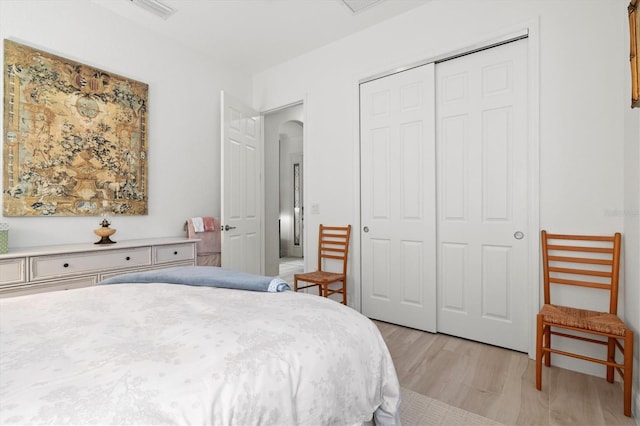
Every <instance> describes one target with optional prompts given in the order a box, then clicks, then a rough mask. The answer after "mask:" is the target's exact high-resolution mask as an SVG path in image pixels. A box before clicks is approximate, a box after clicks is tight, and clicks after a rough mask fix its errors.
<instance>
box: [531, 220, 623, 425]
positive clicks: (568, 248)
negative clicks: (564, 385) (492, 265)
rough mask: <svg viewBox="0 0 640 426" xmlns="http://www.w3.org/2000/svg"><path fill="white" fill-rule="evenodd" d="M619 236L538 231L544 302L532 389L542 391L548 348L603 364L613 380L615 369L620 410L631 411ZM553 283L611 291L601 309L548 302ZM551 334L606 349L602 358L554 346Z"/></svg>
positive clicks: (609, 378)
mask: <svg viewBox="0 0 640 426" xmlns="http://www.w3.org/2000/svg"><path fill="white" fill-rule="evenodd" d="M621 239H622V236H621V235H620V234H619V233H616V234H614V235H612V236H584V235H564V234H548V233H547V232H546V231H542V262H543V275H544V306H543V307H542V309H541V310H540V312H539V313H538V315H537V327H536V388H537V389H538V390H542V361H543V359H544V363H545V365H546V366H547V367H549V366H551V354H552V353H554V354H558V355H564V356H570V357H573V358H578V359H582V360H585V361H591V362H596V363H599V364H603V365H606V369H607V375H606V377H607V381H608V382H610V383H613V381H614V371H618V373H619V374H620V376H621V377H622V380H623V397H624V414H625V416H631V387H632V377H633V331H632V330H631V328H629V327H628V326H627V325H626V324H625V323H624V322H623V321H622V320H621V319H620V318H619V317H618V315H617V312H618V278H619V268H620V246H621ZM551 284H554V285H569V286H580V287H589V288H592V289H601V290H604V291H606V292H608V293H609V300H608V302H609V310H608V311H606V312H599V311H594V310H587V309H580V308H577V307H570V306H561V305H554V304H551ZM558 329H561V330H562V332H561V331H558ZM576 332H578V334H577V333H576ZM585 334H586V335H591V336H589V337H586V335H585ZM551 336H562V337H566V338H571V339H577V340H581V341H585V342H591V343H596V344H599V345H603V346H605V347H606V348H607V350H606V357H605V356H603V357H602V358H594V357H590V356H585V355H582V354H578V353H572V352H567V351H564V350H558V349H555V348H552V347H551ZM616 350H619V352H620V353H621V357H620V358H621V361H619V359H620V358H616ZM603 352H604V351H603Z"/></svg>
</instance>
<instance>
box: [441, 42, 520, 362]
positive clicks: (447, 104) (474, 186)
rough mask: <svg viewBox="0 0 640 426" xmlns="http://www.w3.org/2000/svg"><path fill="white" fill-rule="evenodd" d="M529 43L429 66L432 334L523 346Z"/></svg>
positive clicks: (499, 48)
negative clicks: (433, 192)
mask: <svg viewBox="0 0 640 426" xmlns="http://www.w3.org/2000/svg"><path fill="white" fill-rule="evenodd" d="M526 43H527V41H526V40H520V41H517V42H512V43H508V44H505V45H502V46H499V47H494V48H491V49H487V50H484V51H482V52H478V53H475V54H471V55H467V56H463V57H460V58H457V59H453V60H450V61H446V62H443V63H441V64H438V65H437V67H436V85H437V86H436V87H437V96H436V99H437V106H436V111H437V115H436V117H437V118H436V120H437V125H436V129H437V131H436V133H437V136H436V139H437V152H438V153H439V158H438V202H437V204H438V252H439V255H440V258H439V262H438V295H439V297H438V331H441V332H444V333H448V334H453V335H456V336H460V337H465V338H468V339H474V340H480V341H483V342H486V343H490V344H494V345H498V346H502V347H507V348H511V349H515V350H520V351H526V350H527V348H528V333H527V330H528V328H527V325H528V321H527V312H528V309H527V306H528V305H527V288H526V283H527V276H528V270H527V258H528V255H529V253H528V244H527V242H526V239H523V240H517V239H515V238H514V233H515V232H516V231H519V230H524V229H526V225H527V201H528V197H527V193H528V192H527V159H526V151H527V121H526V105H527V67H526V62H527V61H526Z"/></svg>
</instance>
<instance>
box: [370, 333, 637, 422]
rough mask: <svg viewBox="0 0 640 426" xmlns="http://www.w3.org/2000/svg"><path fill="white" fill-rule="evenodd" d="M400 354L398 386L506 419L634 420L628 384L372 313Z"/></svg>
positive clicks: (393, 352) (393, 350)
mask: <svg viewBox="0 0 640 426" xmlns="http://www.w3.org/2000/svg"><path fill="white" fill-rule="evenodd" d="M374 323H375V324H376V325H377V326H378V328H379V330H380V332H381V333H382V336H383V337H384V339H385V341H386V343H387V346H388V347H389V351H390V352H391V356H392V358H393V360H394V363H395V366H396V371H397V373H398V378H399V380H400V386H402V387H405V388H408V389H410V390H412V391H414V392H418V393H421V394H423V395H426V396H429V397H431V398H434V399H437V400H439V401H442V402H445V403H447V404H449V405H453V406H455V407H459V408H462V409H465V410H467V411H471V412H473V413H475V414H479V415H481V416H484V417H487V418H489V419H492V420H495V421H498V422H500V423H503V424H505V425H633V426H637V423H636V421H635V420H634V419H633V418H629V417H625V416H624V414H623V412H622V386H621V385H620V383H618V382H616V383H614V384H610V383H607V381H606V380H605V379H602V378H598V377H593V376H589V375H586V374H581V373H576V372H573V371H569V370H565V369H562V368H558V367H551V368H546V367H545V368H544V369H543V376H542V391H538V390H536V388H535V362H534V361H533V360H530V359H529V358H528V356H527V355H526V354H523V353H520V352H514V351H511V350H508V349H503V348H498V347H495V346H490V345H485V344H482V343H477V342H473V341H469V340H465V339H460V338H456V337H451V336H447V335H444V334H431V333H426V332H422V331H418V330H413V329H410V328H405V327H400V326H397V325H393V324H388V323H384V322H379V321H374Z"/></svg>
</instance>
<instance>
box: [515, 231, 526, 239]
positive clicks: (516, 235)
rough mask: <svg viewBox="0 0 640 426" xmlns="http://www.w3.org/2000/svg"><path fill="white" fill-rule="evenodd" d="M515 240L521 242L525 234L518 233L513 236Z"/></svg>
mask: <svg viewBox="0 0 640 426" xmlns="http://www.w3.org/2000/svg"><path fill="white" fill-rule="evenodd" d="M513 238H515V239H516V240H521V239H523V238H524V233H523V232H522V231H516V232H515V233H514V234H513Z"/></svg>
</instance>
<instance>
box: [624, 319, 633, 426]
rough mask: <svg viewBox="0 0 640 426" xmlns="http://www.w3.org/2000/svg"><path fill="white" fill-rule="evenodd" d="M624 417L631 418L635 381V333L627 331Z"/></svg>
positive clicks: (625, 338)
mask: <svg viewBox="0 0 640 426" xmlns="http://www.w3.org/2000/svg"><path fill="white" fill-rule="evenodd" d="M622 380H623V381H624V415H625V416H627V417H631V388H632V384H633V383H632V381H633V332H632V331H631V330H629V329H627V333H626V335H625V337H624V377H623V378H622Z"/></svg>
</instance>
